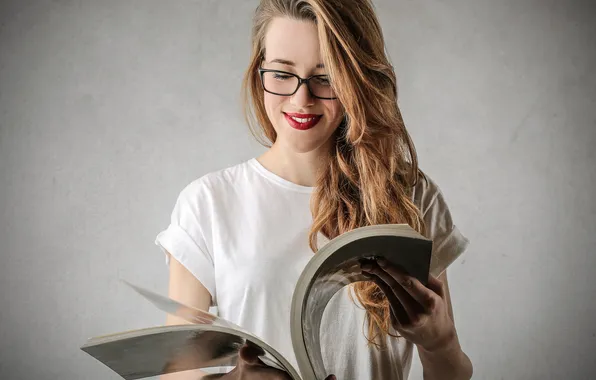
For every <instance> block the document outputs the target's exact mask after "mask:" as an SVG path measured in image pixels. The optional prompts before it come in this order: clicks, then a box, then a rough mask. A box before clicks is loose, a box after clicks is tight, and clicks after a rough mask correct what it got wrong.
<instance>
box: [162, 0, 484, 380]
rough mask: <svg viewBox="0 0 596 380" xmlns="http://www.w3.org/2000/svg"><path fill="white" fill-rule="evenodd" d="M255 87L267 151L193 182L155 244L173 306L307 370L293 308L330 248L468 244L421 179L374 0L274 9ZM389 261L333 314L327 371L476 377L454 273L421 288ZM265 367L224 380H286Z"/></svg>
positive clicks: (259, 52) (252, 116)
mask: <svg viewBox="0 0 596 380" xmlns="http://www.w3.org/2000/svg"><path fill="white" fill-rule="evenodd" d="M244 90H245V95H246V98H245V104H246V113H247V120H248V122H249V125H250V126H251V127H252V130H253V131H254V132H256V133H258V132H262V133H261V135H262V136H263V137H264V138H265V142H264V143H266V144H267V143H268V142H271V145H268V146H269V149H268V150H267V151H266V152H265V153H264V154H263V155H261V156H260V157H257V158H254V159H251V160H249V161H246V162H243V163H241V164H238V165H235V166H233V167H229V168H226V169H224V170H220V171H217V172H214V173H209V174H207V175H205V176H203V177H201V178H199V179H197V180H195V181H193V182H192V183H191V184H189V185H188V186H187V187H186V188H185V189H184V190H182V192H181V193H180V195H179V197H178V200H177V202H176V205H175V207H174V211H173V213H172V219H171V224H170V226H169V227H168V228H167V229H166V230H165V231H163V232H162V233H160V234H159V235H158V237H157V240H156V243H157V244H158V245H159V246H161V247H162V249H163V250H164V251H165V252H166V254H167V257H168V258H169V263H170V285H169V295H170V296H171V297H172V298H174V299H177V300H180V301H181V302H183V303H186V304H190V305H194V306H195V307H197V308H200V309H203V310H207V309H208V308H209V307H210V306H217V308H218V311H219V314H220V315H221V316H222V317H223V318H226V319H228V320H230V321H232V322H235V323H236V324H238V325H241V326H243V327H244V328H246V329H247V330H249V331H251V332H252V333H254V334H256V335H258V336H260V337H262V338H263V339H264V340H265V341H266V342H268V343H269V344H270V345H272V346H273V347H274V348H276V349H278V350H279V351H280V352H281V353H282V354H283V355H285V356H286V357H287V358H289V359H290V362H291V363H292V364H296V362H295V358H294V355H293V352H292V345H291V340H290V332H289V329H288V321H289V320H290V315H289V311H290V300H291V298H292V292H293V289H294V286H295V284H296V281H297V279H298V276H299V274H300V272H301V270H302V269H303V268H304V266H305V264H306V262H307V261H308V260H309V259H310V258H311V257H312V255H313V254H316V250H317V248H318V247H320V246H322V244H324V242H325V241H327V240H328V239H331V238H333V237H336V236H338V235H339V234H341V233H344V232H346V231H349V230H351V229H354V228H356V227H360V226H364V225H371V224H381V223H408V224H410V225H411V226H412V227H414V228H415V229H417V230H419V231H421V232H422V233H423V234H425V235H426V236H428V237H430V238H432V239H433V241H434V244H433V247H434V248H433V260H438V262H441V261H443V260H446V261H447V262H449V260H450V259H452V258H453V257H456V256H458V255H459V254H461V252H462V251H463V250H464V249H465V248H466V246H467V240H466V238H465V237H463V236H462V235H461V234H460V233H459V231H458V230H457V228H456V227H455V226H454V225H453V223H452V221H451V216H450V213H449V209H448V207H447V205H446V203H445V200H444V198H443V197H442V195H441V192H440V190H439V188H438V187H437V186H436V184H434V182H433V181H432V180H431V179H430V178H428V176H425V175H424V174H422V172H421V171H420V170H419V169H418V165H417V159H416V153H415V150H414V147H413V144H412V142H411V140H410V138H409V135H408V133H407V131H406V129H405V126H404V123H403V120H402V118H401V115H400V112H399V109H398V106H397V99H396V78H395V74H394V72H393V68H392V66H391V65H390V63H389V62H388V59H387V57H386V55H385V46H384V41H383V36H382V33H381V28H380V26H379V22H378V20H377V17H376V15H375V13H374V10H373V7H372V4H371V3H370V1H368V0H262V1H261V3H260V5H259V7H258V8H257V11H256V14H255V18H254V27H253V49H252V57H251V61H250V65H249V67H248V70H247V72H246V76H245V81H244ZM396 254H399V253H398V252H396ZM382 264H383V263H381V265H374V266H370V267H364V268H362V270H363V273H366V274H368V276H369V277H370V279H371V282H362V283H358V284H357V285H355V286H353V287H351V288H346V289H345V292H344V291H342V292H340V293H339V294H338V295H337V297H335V298H334V299H333V300H332V302H331V303H330V304H329V306H328V309H327V310H326V315H327V325H326V326H328V327H326V328H325V330H324V334H323V336H322V338H321V339H322V344H323V351H324V352H323V354H324V359H325V364H326V368H327V369H328V370H329V373H334V374H335V375H336V376H337V378H338V379H340V380H348V379H358V380H363V379H405V378H406V377H407V375H408V372H409V368H410V362H411V355H412V350H413V349H414V347H416V349H417V350H418V352H419V355H420V359H421V362H422V365H423V368H424V377H425V379H442V380H444V379H469V378H470V377H471V373H472V365H471V363H470V360H469V359H468V357H467V356H466V354H465V353H464V352H463V351H462V349H461V347H460V345H459V342H458V339H457V333H456V330H455V327H454V323H453V313H452V310H451V303H450V299H449V290H448V285H447V278H446V276H445V274H442V275H441V276H439V278H434V277H432V276H431V278H430V285H429V288H425V287H424V286H422V285H421V284H420V283H419V282H418V281H416V280H415V279H412V278H409V277H407V276H405V275H403V274H402V273H400V272H399V271H398V270H397V269H395V268H393V267H391V266H387V265H382ZM168 323H181V321H180V320H177V319H176V318H173V317H169V318H168ZM363 324H365V327H366V328H365V329H362V326H363ZM256 355H257V353H255V352H254V350H252V349H250V347H245V348H244V350H243V352H242V354H241V360H240V363H239V364H238V366H237V367H236V368H235V369H234V370H233V371H232V372H230V373H228V374H226V375H223V377H222V379H241V378H243V379H250V378H262V379H265V378H271V379H286V378H287V377H285V375H284V374H283V373H281V372H279V371H276V370H274V369H271V368H267V367H265V366H264V365H262V363H260V362H259V361H258V359H257V358H256ZM251 376H252V377H251ZM267 376H269V377H267ZM191 378H192V377H191Z"/></svg>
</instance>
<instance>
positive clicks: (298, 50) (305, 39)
mask: <svg viewBox="0 0 596 380" xmlns="http://www.w3.org/2000/svg"><path fill="white" fill-rule="evenodd" d="M273 59H284V60H287V61H292V62H294V63H295V64H296V67H298V68H304V69H310V68H313V67H316V66H317V65H318V64H320V63H321V62H322V60H321V50H320V46H319V35H318V32H317V26H316V25H315V24H314V23H313V22H310V21H298V20H292V19H290V18H285V17H284V18H275V19H273V20H272V21H271V24H270V25H269V29H268V30H267V34H266V35H265V60H266V61H271V60H273Z"/></svg>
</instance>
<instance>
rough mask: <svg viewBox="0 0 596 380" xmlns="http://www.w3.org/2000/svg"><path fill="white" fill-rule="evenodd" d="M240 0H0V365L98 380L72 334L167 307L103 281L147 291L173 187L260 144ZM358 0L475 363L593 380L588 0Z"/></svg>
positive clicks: (593, 161) (595, 172)
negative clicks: (411, 147) (433, 192)
mask: <svg viewBox="0 0 596 380" xmlns="http://www.w3.org/2000/svg"><path fill="white" fill-rule="evenodd" d="M256 3H257V1H255V0H252V1H237V0H220V1H215V0H201V1H198V0H195V1H189V0H184V1H183V0H178V1H168V2H165V1H157V0H144V1H140V0H127V1H115V0H109V1H91V0H87V1H74V0H71V1H68V0H61V1H58V0H55V1H32V0H27V1H25V0H21V1H18V0H10V1H7V0H2V1H1V3H0V4H1V5H0V48H1V50H0V55H1V58H0V243H1V244H0V254H1V258H2V263H1V265H0V289H1V292H0V305H2V306H1V307H0V318H1V323H0V377H1V378H3V379H4V378H10V379H115V378H116V377H115V376H114V375H113V374H112V373H111V372H110V371H109V370H108V369H107V368H104V367H103V366H101V365H100V364H99V363H97V362H95V361H93V360H92V359H91V358H90V357H88V356H86V355H85V354H84V353H83V352H81V351H79V350H78V347H79V346H80V345H81V344H82V343H83V342H84V341H85V340H86V339H87V338H88V337H90V336H94V335H99V334H105V333H111V332H115V331H121V330H126V329H131V328H141V327H146V326H152V325H158V324H161V323H163V321H164V317H163V315H162V314H161V313H160V312H158V311H156V310H154V309H153V308H152V307H151V305H149V304H148V303H146V302H145V301H143V300H141V299H140V298H139V297H137V296H135V295H134V294H133V293H132V292H131V291H129V290H128V289H127V288H125V287H123V286H122V285H121V284H120V283H119V279H120V278H125V279H128V280H131V281H134V282H137V283H140V284H143V285H145V286H147V287H149V288H151V289H153V290H156V291H159V292H165V291H166V284H167V267H166V266H165V264H164V259H163V257H162V255H161V253H160V251H159V250H158V249H157V247H155V246H154V245H153V239H154V237H155V235H156V234H157V233H158V232H159V231H160V230H161V229H162V228H165V227H166V226H167V223H168V221H169V215H170V212H171V210H172V207H173V205H174V201H175V198H176V196H177V195H178V192H179V191H180V190H181V189H182V188H183V187H184V186H185V185H186V184H187V183H189V182H190V181H191V180H193V179H195V178H197V177H198V176H200V175H202V174H205V173H206V172H208V171H212V170H216V169H220V168H223V167H225V166H228V165H233V164H235V163H237V162H239V161H240V160H245V159H248V158H250V157H253V156H255V155H257V154H259V153H260V152H261V151H262V148H260V147H259V146H258V145H257V144H256V143H255V142H254V141H253V140H252V138H251V136H250V134H249V133H248V131H247V128H246V127H245V126H244V123H243V119H242V115H241V113H240V103H239V99H240V98H239V84H240V79H241V77H242V73H243V70H244V68H245V65H246V63H247V60H248V52H249V39H248V35H249V28H250V17H251V14H252V11H253V9H254V7H255V6H256ZM375 3H376V5H377V8H378V10H379V14H380V18H381V21H382V25H383V28H384V32H385V35H386V39H387V44H388V51H389V53H390V56H391V58H392V61H393V62H394V64H395V66H396V69H397V73H398V76H399V83H400V102H401V107H402V111H403V113H404V117H405V120H406V123H407V125H408V126H409V130H410V131H411V133H412V135H413V138H414V140H415V142H416V144H417V148H418V151H419V154H420V161H421V165H422V167H423V168H424V169H425V170H426V171H427V172H428V173H429V174H430V175H431V176H433V178H435V179H436V181H437V182H438V183H439V185H440V186H441V187H442V189H443V190H444V193H445V195H446V197H447V199H448V201H449V203H450V205H451V208H452V211H453V214H454V216H455V219H456V222H457V224H458V225H459V227H460V228H461V230H462V231H463V232H464V233H465V234H466V235H467V236H468V237H469V238H470V240H471V242H472V244H471V246H470V249H469V251H467V253H466V255H465V257H462V258H461V259H460V260H459V261H458V262H456V263H455V264H454V265H453V267H452V269H450V281H451V291H452V294H453V302H454V308H455V317H456V323H457V326H458V329H459V335H460V339H461V341H462V344H463V347H464V349H465V350H466V352H467V353H468V354H469V355H470V357H471V359H472V361H473V363H474V367H475V376H474V378H475V379H588V378H595V377H596V364H594V354H595V353H596V326H595V324H594V322H595V321H596V302H595V301H594V297H595V291H596V281H595V280H594V279H593V273H594V268H595V267H596V255H595V250H594V246H595V244H596V228H595V222H596V218H595V216H596V203H595V202H594V200H593V197H594V195H595V194H596V169H595V168H596V158H595V154H594V150H593V147H594V145H596V132H595V129H596V76H595V75H594V69H595V68H596V53H595V52H596V25H595V22H594V17H595V16H596V12H595V8H596V6H595V5H593V2H592V1H579V0H572V1H546V0H544V1H539V0H502V1H496V0H493V1H489V0H452V1H449V2H446V1H438V0H417V1H413V0H402V1H391V0H385V1H381V0H378V1H376V2H375ZM419 375H420V368H419V367H417V368H415V369H414V375H413V378H418V377H417V376H419Z"/></svg>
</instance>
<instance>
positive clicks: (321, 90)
mask: <svg viewBox="0 0 596 380" xmlns="http://www.w3.org/2000/svg"><path fill="white" fill-rule="evenodd" d="M309 85H310V90H311V91H312V93H313V94H314V95H315V96H318V97H319V98H334V97H335V92H334V91H333V88H331V83H330V82H329V78H328V77H327V76H316V77H312V78H311V80H310V82H309Z"/></svg>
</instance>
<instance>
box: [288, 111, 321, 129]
mask: <svg viewBox="0 0 596 380" xmlns="http://www.w3.org/2000/svg"><path fill="white" fill-rule="evenodd" d="M284 117H285V118H286V120H287V121H288V124H290V127H292V128H294V129H298V130H300V131H305V130H307V129H311V128H313V127H314V126H315V125H317V123H318V122H319V120H321V118H322V117H323V115H315V114H305V113H284Z"/></svg>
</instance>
